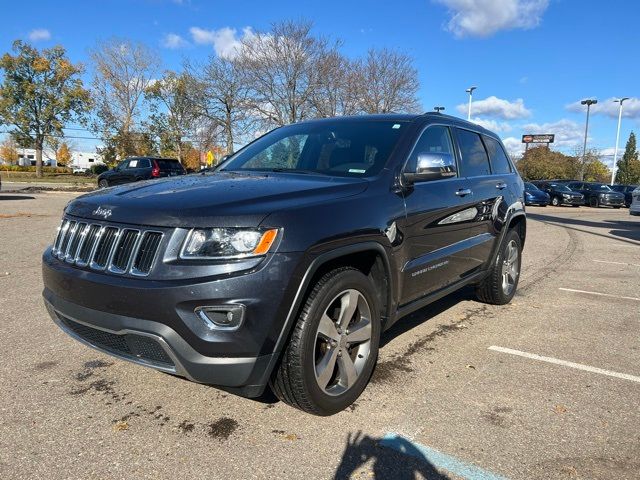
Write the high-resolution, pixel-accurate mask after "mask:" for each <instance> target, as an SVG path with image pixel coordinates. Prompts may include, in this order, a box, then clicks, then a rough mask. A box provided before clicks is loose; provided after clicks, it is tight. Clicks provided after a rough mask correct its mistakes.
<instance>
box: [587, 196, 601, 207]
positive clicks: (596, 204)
mask: <svg viewBox="0 0 640 480" xmlns="http://www.w3.org/2000/svg"><path fill="white" fill-rule="evenodd" d="M589 206H590V207H593V208H598V207H599V206H600V202H599V201H598V199H597V198H596V197H591V198H590V199H589Z"/></svg>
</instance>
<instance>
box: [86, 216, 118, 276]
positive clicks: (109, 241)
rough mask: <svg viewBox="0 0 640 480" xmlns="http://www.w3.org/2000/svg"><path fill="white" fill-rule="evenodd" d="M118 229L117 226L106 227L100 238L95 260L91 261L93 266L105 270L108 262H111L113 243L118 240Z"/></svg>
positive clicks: (94, 256)
mask: <svg viewBox="0 0 640 480" xmlns="http://www.w3.org/2000/svg"><path fill="white" fill-rule="evenodd" d="M117 235H118V229H117V228H116V227H105V228H104V230H103V231H102V235H100V239H99V240H98V246H97V247H96V252H95V254H94V255H93V261H92V262H91V268H96V269H99V270H103V269H104V268H105V267H106V266H107V263H109V257H110V256H111V251H112V249H113V245H114V244H115V242H116V240H117Z"/></svg>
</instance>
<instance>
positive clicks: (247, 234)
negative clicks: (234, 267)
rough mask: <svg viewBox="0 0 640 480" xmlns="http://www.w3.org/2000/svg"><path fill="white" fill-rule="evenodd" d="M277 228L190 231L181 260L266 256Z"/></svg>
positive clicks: (202, 229)
mask: <svg viewBox="0 0 640 480" xmlns="http://www.w3.org/2000/svg"><path fill="white" fill-rule="evenodd" d="M277 236H278V230H277V229H271V230H262V229H257V228H253V229H251V228H195V229H193V230H191V232H189V235H188V236H187V239H186V240H185V242H184V245H183V246H182V251H181V252H180V257H182V258H185V259H204V258H209V259H217V258H246V257H256V256H259V255H264V254H266V253H267V252H268V251H269V249H270V248H271V246H272V245H273V243H274V242H275V240H276V237H277Z"/></svg>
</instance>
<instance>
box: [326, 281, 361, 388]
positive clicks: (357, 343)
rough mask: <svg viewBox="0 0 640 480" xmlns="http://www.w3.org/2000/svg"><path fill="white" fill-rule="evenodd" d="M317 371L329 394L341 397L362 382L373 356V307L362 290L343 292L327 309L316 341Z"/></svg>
mask: <svg viewBox="0 0 640 480" xmlns="http://www.w3.org/2000/svg"><path fill="white" fill-rule="evenodd" d="M314 350H315V351H314V361H315V365H314V372H315V377H316V381H317V383H318V386H319V387H320V389H321V390H322V391H323V392H324V393H326V394H327V395H332V396H336V395H341V394H343V393H344V392H346V391H347V390H349V389H350V388H351V387H352V386H353V385H354V384H355V383H356V381H357V380H358V378H359V377H360V374H361V373H362V371H363V369H364V367H365V365H366V363H367V359H368V358H369V355H370V353H371V308H370V307H369V304H368V303H367V300H366V299H365V298H364V295H362V293H360V292H359V291H358V290H355V289H349V290H345V291H343V292H341V293H339V294H338V295H337V296H336V297H335V298H334V299H333V300H332V301H331V302H330V303H329V306H328V307H327V308H326V310H325V311H324V313H323V314H322V317H321V318H320V323H319V324H318V330H317V332H316V338H315V349H314Z"/></svg>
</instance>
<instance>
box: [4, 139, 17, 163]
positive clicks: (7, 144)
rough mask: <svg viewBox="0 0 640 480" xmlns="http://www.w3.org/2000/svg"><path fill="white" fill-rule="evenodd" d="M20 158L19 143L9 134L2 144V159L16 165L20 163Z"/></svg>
mask: <svg viewBox="0 0 640 480" xmlns="http://www.w3.org/2000/svg"><path fill="white" fill-rule="evenodd" d="M19 158H20V157H19V154H18V144H17V143H16V140H15V138H13V137H12V136H8V137H7V138H6V139H5V140H4V141H3V142H2V143H1V144H0V160H4V161H5V162H8V163H9V165H15V164H16V163H18V159H19Z"/></svg>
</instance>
